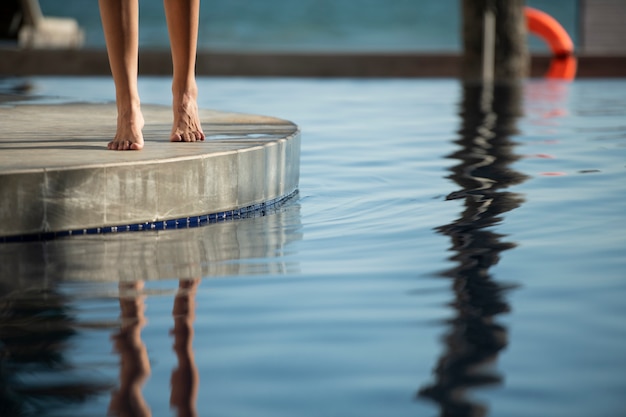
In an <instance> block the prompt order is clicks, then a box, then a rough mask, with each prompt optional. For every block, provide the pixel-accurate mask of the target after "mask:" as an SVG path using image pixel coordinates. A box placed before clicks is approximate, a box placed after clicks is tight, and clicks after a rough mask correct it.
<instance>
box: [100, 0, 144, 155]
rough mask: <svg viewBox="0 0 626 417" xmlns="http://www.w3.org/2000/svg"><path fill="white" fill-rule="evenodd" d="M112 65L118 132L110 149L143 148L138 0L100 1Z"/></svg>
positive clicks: (110, 143) (110, 144)
mask: <svg viewBox="0 0 626 417" xmlns="http://www.w3.org/2000/svg"><path fill="white" fill-rule="evenodd" d="M99 5H100V16H101V19H102V27H103V29H104V38H105V40H106V44H107V52H108V55H109V65H110V66H111V73H112V74H113V81H114V82H115V100H116V103H117V132H116V133H115V137H114V138H113V140H112V141H111V142H109V145H108V148H109V149H114V150H129V149H132V150H138V149H141V148H143V134H142V133H141V129H143V123H144V121H143V115H142V114H141V109H140V102H139V92H138V90H137V60H138V53H139V1H138V0H99Z"/></svg>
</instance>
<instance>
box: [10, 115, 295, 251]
mask: <svg viewBox="0 0 626 417" xmlns="http://www.w3.org/2000/svg"><path fill="white" fill-rule="evenodd" d="M114 116H115V106H114V105H113V104H61V105H32V104H31V105H18V106H14V107H4V108H0V120H3V125H5V126H6V128H5V133H4V134H2V137H0V150H1V152H0V199H1V200H2V202H3V203H2V206H1V208H0V242H6V241H15V240H21V239H36V238H51V237H56V236H63V235H68V234H81V233H97V232H107V231H124V230H144V229H164V228H172V227H182V223H185V224H186V225H191V226H193V225H201V224H204V223H207V222H212V221H216V220H217V219H227V218H237V217H242V216H243V217H245V216H246V215H248V214H247V213H250V212H251V211H255V210H261V211H263V210H264V209H266V208H267V207H269V206H273V205H276V204H281V203H282V202H284V201H285V200H286V199H288V198H289V197H291V196H293V195H295V194H296V193H297V189H298V182H299V171H300V130H299V128H298V126H296V125H295V124H293V123H291V122H289V121H285V120H282V119H278V118H274V117H267V116H257V115H244V114H237V113H227V112H219V111H213V110H201V119H202V123H203V128H204V130H205V134H206V135H207V140H206V141H205V142H199V143H182V144H181V143H169V142H168V141H167V135H168V133H169V128H168V127H167V126H168V125H169V124H170V123H171V110H170V109H169V108H168V107H162V106H144V117H145V118H146V128H145V129H144V137H145V141H146V147H145V149H144V150H142V151H139V152H114V151H107V150H106V143H107V142H108V139H109V138H110V137H111V134H112V133H114V130H112V129H114V124H115V118H114ZM112 117H113V118H112ZM86 120H87V121H88V122H87V123H88V124H87V127H86V128H84V129H82V130H81V127H84V126H85V123H86V122H85V121H86ZM51 127H53V128H52V129H51ZM70 231H71V233H70Z"/></svg>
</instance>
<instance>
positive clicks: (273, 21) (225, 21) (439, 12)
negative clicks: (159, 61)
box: [40, 0, 579, 52]
mask: <svg viewBox="0 0 626 417" xmlns="http://www.w3.org/2000/svg"><path fill="white" fill-rule="evenodd" d="M139 3H140V46H141V47H144V48H153V49H161V48H168V47H169V41H168V36H167V29H166V26H165V16H164V12H163V4H162V2H160V1H153V0H140V1H139ZM578 3H579V1H578V0H528V2H527V4H528V5H529V6H532V7H536V8H539V9H541V10H543V11H545V12H547V13H549V14H550V15H552V16H553V17H554V18H556V19H557V20H558V21H559V22H560V23H561V25H563V27H564V28H565V29H566V30H567V31H568V33H569V34H570V36H572V39H573V40H574V42H575V43H576V42H577V22H578V16H577V13H578V6H579V5H578ZM40 4H41V9H42V11H43V13H44V14H45V15H50V16H66V17H72V18H74V19H76V21H77V22H78V23H79V25H80V26H81V27H82V28H83V29H84V32H85V44H84V46H85V47H87V48H104V46H105V44H104V37H103V34H102V28H101V25H100V17H99V14H98V5H97V0H64V1H58V0H40ZM200 7H201V16H200V30H199V39H198V44H199V49H201V50H220V51H239V52H248V51H262V52H268V51H269V52H275V51H281V52H302V51H309V52H327V51H341V52H351V51H367V52H460V51H461V39H460V27H461V22H460V19H461V10H460V1H459V0H436V1H416V0H297V1H293V0H265V1H258V2H251V1H248V0H202V1H201V6H200ZM531 47H532V49H533V50H535V51H547V48H546V46H545V45H544V43H543V42H542V41H540V40H538V39H533V40H532V45H531Z"/></svg>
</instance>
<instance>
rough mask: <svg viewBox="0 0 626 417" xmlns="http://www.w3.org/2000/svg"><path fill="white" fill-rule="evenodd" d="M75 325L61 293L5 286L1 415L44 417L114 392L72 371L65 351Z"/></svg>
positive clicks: (1, 294)
mask: <svg viewBox="0 0 626 417" xmlns="http://www.w3.org/2000/svg"><path fill="white" fill-rule="evenodd" d="M16 281H19V278H18V277H16ZM75 325H76V323H75V320H74V317H73V312H72V311H71V309H70V308H69V307H68V300H67V299H66V297H64V296H63V295H62V294H60V293H59V292H58V291H56V290H54V289H50V288H46V287H45V286H40V287H39V288H30V289H29V290H23V291H9V289H8V288H7V287H6V286H4V285H2V286H1V287H0V416H3V417H10V416H29V415H33V416H42V415H46V414H48V413H54V412H55V411H58V410H59V409H62V408H63V407H66V406H69V405H76V404H80V403H84V402H86V401H88V400H89V399H91V398H92V397H93V396H96V395H101V394H103V393H106V392H107V391H108V390H109V389H110V384H106V383H104V382H101V381H98V380H95V379H91V380H85V379H84V375H80V374H79V373H80V370H78V369H76V368H75V367H73V366H72V362H71V360H70V358H68V355H67V352H66V350H67V346H68V345H69V344H70V343H71V342H72V339H73V338H74V337H75V336H76V334H77V331H76V329H75Z"/></svg>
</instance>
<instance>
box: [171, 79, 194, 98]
mask: <svg viewBox="0 0 626 417" xmlns="http://www.w3.org/2000/svg"><path fill="white" fill-rule="evenodd" d="M172 97H174V99H175V100H176V99H178V100H181V99H182V100H184V99H193V100H196V99H197V98H198V86H197V85H196V81H195V80H191V81H185V82H173V83H172Z"/></svg>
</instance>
